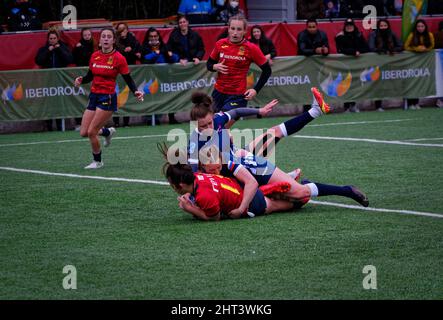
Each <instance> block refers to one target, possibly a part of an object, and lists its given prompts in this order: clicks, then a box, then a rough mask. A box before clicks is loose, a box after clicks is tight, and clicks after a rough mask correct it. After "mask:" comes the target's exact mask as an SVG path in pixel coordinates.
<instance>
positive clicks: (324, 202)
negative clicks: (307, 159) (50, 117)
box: [0, 167, 443, 218]
mask: <svg viewBox="0 0 443 320" xmlns="http://www.w3.org/2000/svg"><path fill="white" fill-rule="evenodd" d="M0 170H3V171H12V172H19V173H31V174H40V175H45V176H57V177H68V178H77V179H94V180H106V181H117V182H128V183H143V184H153V185H161V186H168V185H169V184H168V183H167V182H164V181H156V180H140V179H125V178H113V177H100V176H87V175H79V174H70V173H55V172H48V171H40V170H28V169H18V168H11V167H0ZM309 203H312V204H317V205H325V206H333V207H338V208H346V209H356V210H363V211H375V212H388V213H400V214H408V215H415V216H424V217H432V218H443V214H439V213H430V212H419V211H411V210H395V209H383V208H365V207H361V206H354V205H347V204H341V203H334V202H326V201H314V200H311V201H310V202H309Z"/></svg>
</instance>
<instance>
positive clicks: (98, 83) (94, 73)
mask: <svg viewBox="0 0 443 320" xmlns="http://www.w3.org/2000/svg"><path fill="white" fill-rule="evenodd" d="M115 41H116V35H115V31H114V30H113V29H112V28H105V29H103V30H102V31H101V32H100V47H101V49H100V50H99V51H96V52H94V53H93V54H92V56H91V60H90V61H89V70H88V73H87V74H86V76H84V77H77V78H76V79H75V81H74V84H75V86H77V87H78V86H80V85H81V84H85V83H89V82H91V81H92V86H91V94H90V95H89V104H88V106H87V108H86V110H85V112H84V113H83V118H82V124H81V128H80V135H81V136H82V137H88V138H89V141H90V143H91V147H92V155H93V161H92V163H91V164H89V165H88V166H86V167H85V169H99V168H101V167H103V162H102V153H101V147H100V141H99V139H98V136H99V135H101V136H104V137H105V142H104V146H105V147H107V146H109V144H110V143H111V138H112V136H113V134H114V133H115V131H116V130H115V129H114V128H112V127H111V128H105V127H104V125H105V124H106V122H108V120H109V119H110V118H111V117H112V114H113V112H116V111H117V94H116V92H115V84H116V78H117V76H118V75H119V74H121V75H122V76H123V78H124V79H125V82H126V83H127V85H128V87H129V89H130V90H131V91H132V92H133V93H134V95H135V96H136V97H137V99H138V100H139V101H143V93H142V92H141V91H138V90H137V87H136V85H135V83H134V80H133V79H132V77H131V75H130V73H129V68H128V64H127V62H126V59H125V58H124V57H123V56H122V55H121V54H120V53H119V52H117V51H116V50H115Z"/></svg>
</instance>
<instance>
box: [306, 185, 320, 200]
mask: <svg viewBox="0 0 443 320" xmlns="http://www.w3.org/2000/svg"><path fill="white" fill-rule="evenodd" d="M307 186H308V187H309V189H311V198H313V197H317V196H318V188H317V186H316V185H315V183H312V182H311V183H308V184H307Z"/></svg>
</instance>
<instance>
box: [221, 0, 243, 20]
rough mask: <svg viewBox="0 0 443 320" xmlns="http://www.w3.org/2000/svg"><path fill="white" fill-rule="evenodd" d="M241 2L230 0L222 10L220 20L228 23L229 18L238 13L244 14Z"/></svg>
mask: <svg viewBox="0 0 443 320" xmlns="http://www.w3.org/2000/svg"><path fill="white" fill-rule="evenodd" d="M239 5H240V3H239V1H238V0H228V1H227V3H226V5H225V8H224V9H223V10H222V11H221V12H220V14H219V16H218V21H219V22H223V23H228V21H229V19H230V18H231V17H233V16H236V15H242V16H244V15H245V13H244V11H243V10H242V9H240V7H239Z"/></svg>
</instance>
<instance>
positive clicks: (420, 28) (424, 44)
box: [405, 19, 435, 110]
mask: <svg viewBox="0 0 443 320" xmlns="http://www.w3.org/2000/svg"><path fill="white" fill-rule="evenodd" d="M434 46H435V43H434V35H433V34H432V33H431V32H429V29H428V25H427V24H426V21H425V20H423V19H418V20H417V21H416V22H415V25H414V28H413V31H412V32H411V34H410V35H409V36H408V38H407V39H406V42H405V50H408V51H413V52H417V53H423V52H428V51H431V50H432V49H434ZM418 102H419V99H416V98H415V99H408V107H409V109H411V110H418V109H420V105H419V104H418Z"/></svg>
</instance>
